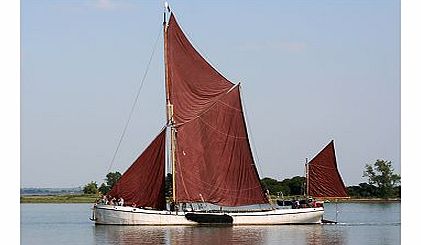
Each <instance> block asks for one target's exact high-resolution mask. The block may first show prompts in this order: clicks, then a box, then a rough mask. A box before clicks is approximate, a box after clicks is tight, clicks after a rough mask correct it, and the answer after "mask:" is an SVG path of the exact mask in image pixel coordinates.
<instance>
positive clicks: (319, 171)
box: [308, 140, 348, 197]
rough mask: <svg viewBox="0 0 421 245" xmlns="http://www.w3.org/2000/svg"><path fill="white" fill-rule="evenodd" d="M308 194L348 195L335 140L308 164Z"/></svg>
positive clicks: (316, 195) (317, 195) (326, 195)
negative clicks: (336, 154)
mask: <svg viewBox="0 0 421 245" xmlns="http://www.w3.org/2000/svg"><path fill="white" fill-rule="evenodd" d="M308 178H309V181H308V184H309V186H308V195H310V196H313V197H348V194H347V191H346V188H345V185H344V182H343V181H342V178H341V175H340V174H339V171H338V166H337V163H336V156H335V147H334V145H333V140H332V141H331V142H330V143H329V144H328V145H327V146H326V147H325V148H324V149H323V150H322V151H321V152H319V154H317V155H316V156H315V157H314V158H313V159H312V160H311V161H310V162H309V164H308Z"/></svg>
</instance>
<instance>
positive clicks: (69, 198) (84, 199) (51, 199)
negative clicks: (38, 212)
mask: <svg viewBox="0 0 421 245" xmlns="http://www.w3.org/2000/svg"><path fill="white" fill-rule="evenodd" d="M98 198H99V196H98V195H86V194H65V195H21V196H20V203H94V202H95V201H96V200H98Z"/></svg>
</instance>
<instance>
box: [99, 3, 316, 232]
mask: <svg viewBox="0 0 421 245" xmlns="http://www.w3.org/2000/svg"><path fill="white" fill-rule="evenodd" d="M166 15H169V18H167V17H166ZM164 60H165V85H166V86H165V87H166V111H167V122H166V123H165V126H164V128H163V130H162V131H161V132H160V133H159V134H158V136H157V137H156V138H155V139H154V140H153V141H152V142H151V143H150V145H149V146H148V147H147V148H146V149H145V150H144V151H143V153H141V154H140V156H139V157H138V158H137V160H136V161H135V162H134V163H133V164H132V165H131V166H130V167H129V169H128V170H127V171H126V172H125V173H124V174H123V175H122V177H121V178H120V180H119V181H118V182H117V183H116V184H115V185H114V187H113V188H112V190H111V191H110V192H109V193H108V194H107V195H109V196H111V197H115V198H123V199H124V203H125V206H114V205H108V204H99V203H98V204H95V205H94V207H93V217H92V220H94V222H95V224H112V225H197V224H233V225H279V224H319V223H321V221H322V216H323V213H324V210H323V207H312V208H300V209H285V208H279V207H278V208H275V207H274V206H272V205H270V203H269V199H268V196H267V195H266V193H265V191H264V190H263V188H262V186H261V184H260V178H259V174H258V172H257V169H256V166H255V161H254V159H253V155H252V151H251V147H250V142H249V138H248V133H247V127H246V122H245V118H244V112H243V107H242V103H241V95H240V84H234V83H232V82H231V81H229V80H228V79H226V78H225V77H224V76H223V75H221V74H220V73H219V72H218V71H216V70H215V69H214V68H213V67H212V66H211V65H210V64H209V63H208V62H207V61H206V60H205V59H204V58H203V57H202V56H201V55H200V54H199V53H198V52H197V51H196V50H195V49H194V47H193V46H192V44H191V43H190V42H189V40H188V39H187V37H186V36H185V34H184V33H183V31H182V30H181V28H180V26H179V24H178V23H177V21H176V18H175V16H174V14H173V13H172V12H171V11H169V8H168V11H166V12H165V13H164ZM167 135H168V136H167ZM166 151H167V155H168V156H169V157H168V159H169V161H170V162H171V163H170V165H171V172H172V176H173V179H172V190H173V191H172V197H171V203H172V205H171V208H167V203H166V200H165V195H164V186H165V172H166V171H165V165H166ZM183 203H187V204H197V203H209V204H212V205H217V206H218V207H220V208H219V209H217V210H207V209H204V208H189V209H185V208H182V204H183ZM262 206H266V207H267V208H265V209H262V208H257V209H256V208H254V209H253V210H244V209H243V210H244V211H239V210H241V207H262ZM192 207H193V206H192ZM228 207H230V208H228ZM232 207H239V208H238V210H237V211H232ZM230 210H231V211H230Z"/></svg>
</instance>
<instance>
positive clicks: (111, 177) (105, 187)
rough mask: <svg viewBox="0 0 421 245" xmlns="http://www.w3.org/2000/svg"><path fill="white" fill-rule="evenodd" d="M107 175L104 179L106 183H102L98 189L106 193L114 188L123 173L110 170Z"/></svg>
mask: <svg viewBox="0 0 421 245" xmlns="http://www.w3.org/2000/svg"><path fill="white" fill-rule="evenodd" d="M105 177H106V178H105V179H104V180H105V183H102V184H101V186H100V187H99V189H98V190H99V191H100V192H101V193H102V194H104V195H105V194H107V193H108V192H109V191H110V190H111V189H112V188H113V186H114V185H115V184H116V183H117V181H118V180H119V179H120V177H121V173H120V172H118V171H116V172H109V173H108V174H107V175H106V176H105Z"/></svg>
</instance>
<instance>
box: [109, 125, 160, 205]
mask: <svg viewBox="0 0 421 245" xmlns="http://www.w3.org/2000/svg"><path fill="white" fill-rule="evenodd" d="M164 186H165V130H163V131H162V132H161V133H160V134H159V135H158V136H157V137H156V138H155V139H154V140H153V141H152V143H151V144H150V145H149V146H148V147H147V148H146V150H145V151H144V152H143V153H142V154H141V155H140V156H139V158H138V159H137V160H136V161H135V162H134V163H133V164H132V165H131V166H130V168H129V169H128V170H127V171H126V172H125V173H124V174H123V175H122V176H121V178H120V179H119V181H118V182H117V183H116V184H115V185H114V187H113V188H112V189H111V191H110V192H109V193H108V194H107V195H110V196H112V197H116V198H120V197H121V198H123V199H124V203H125V204H126V205H132V204H135V205H136V206H140V207H152V208H155V209H159V210H164V209H165V206H166V202H165V196H164Z"/></svg>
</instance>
